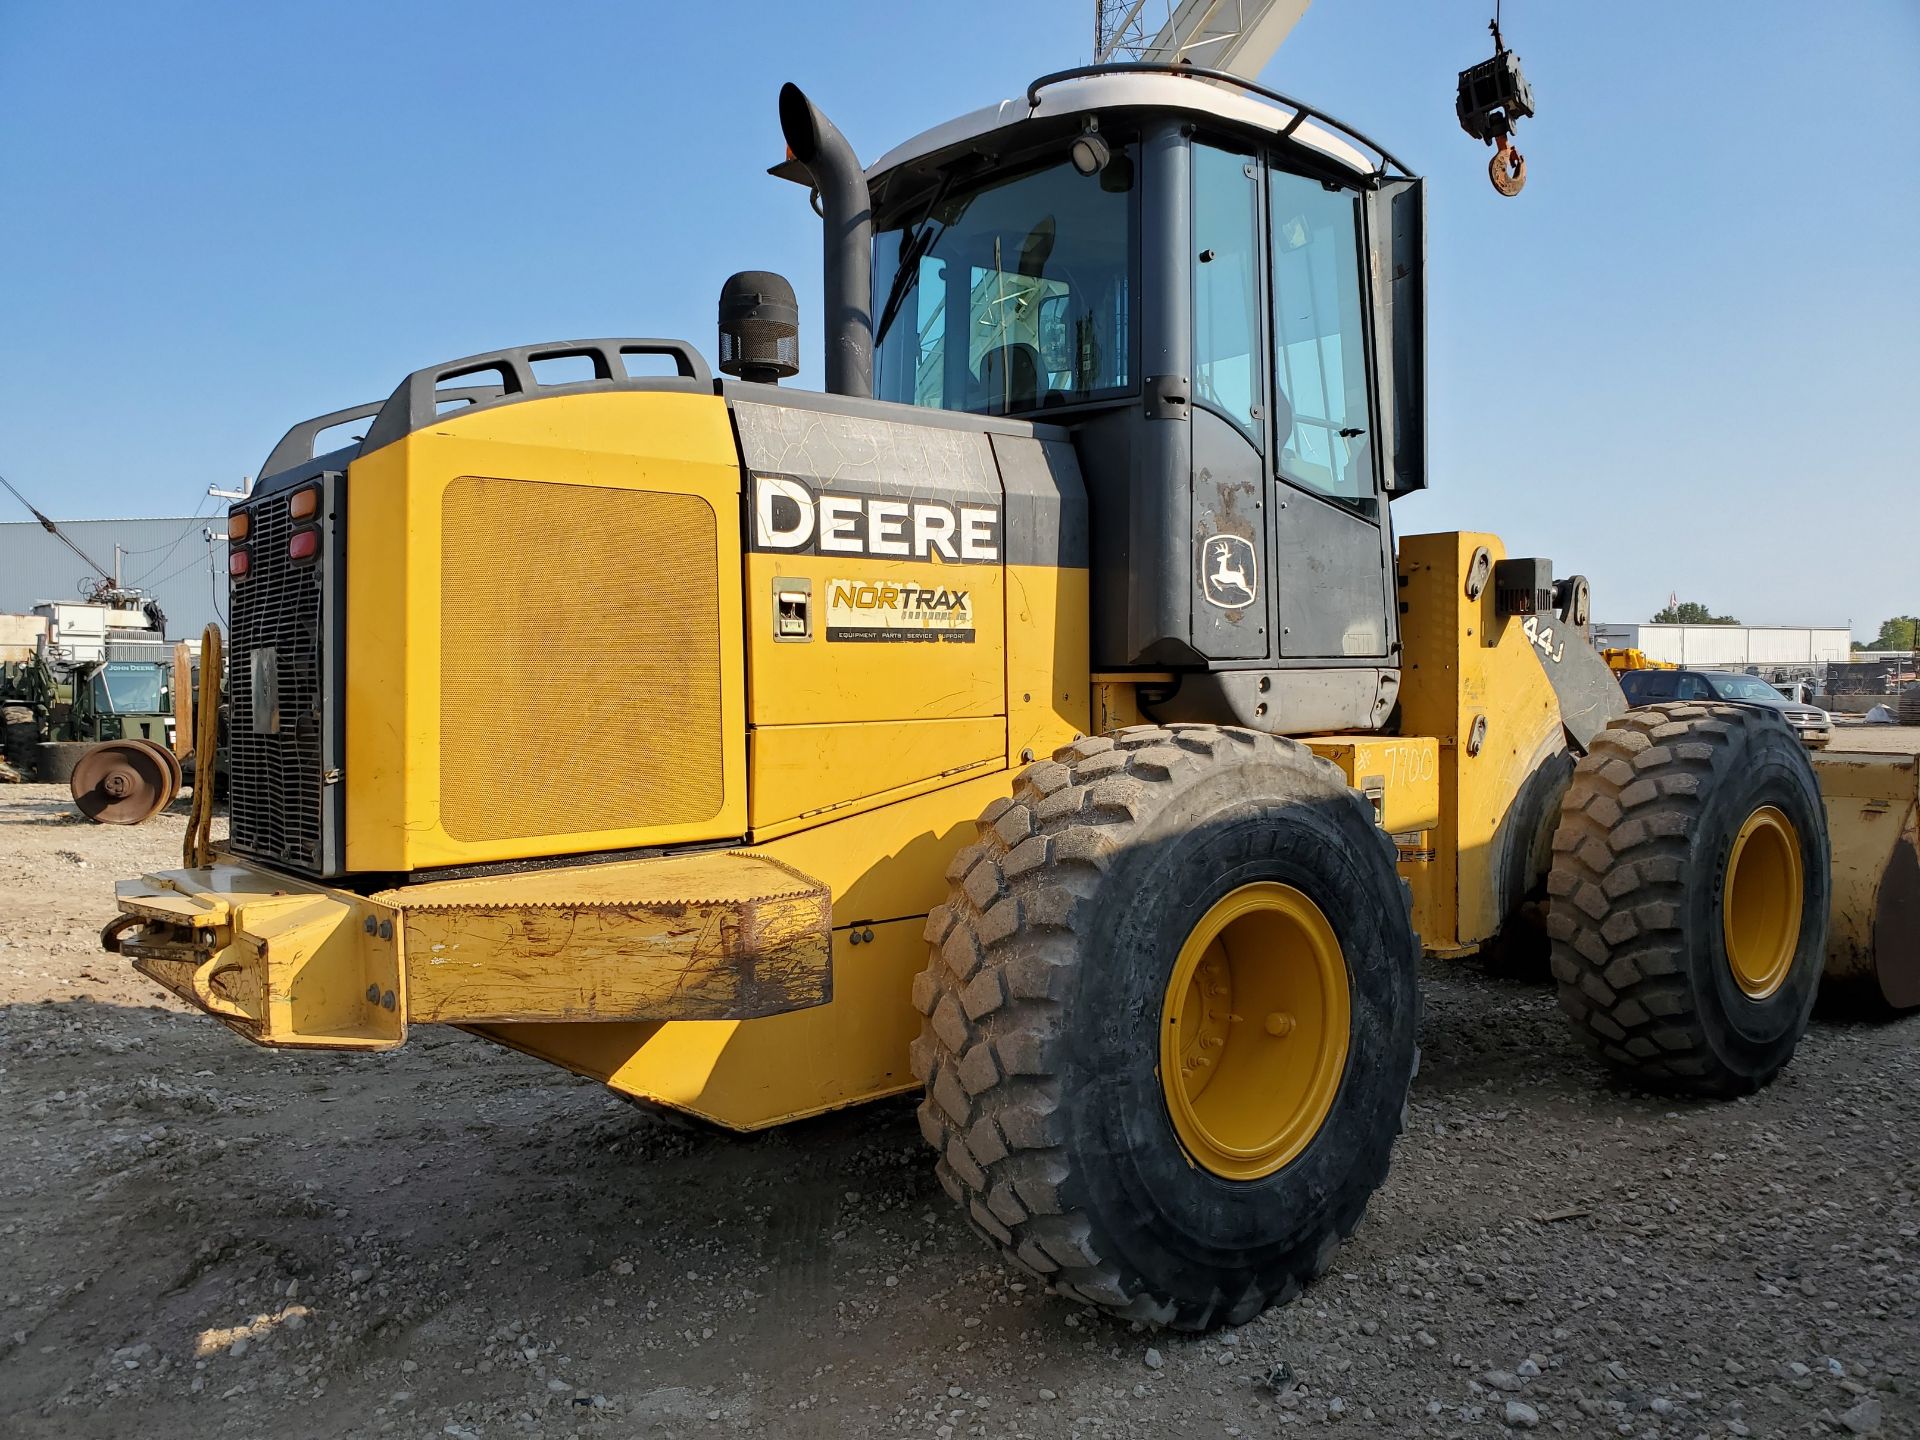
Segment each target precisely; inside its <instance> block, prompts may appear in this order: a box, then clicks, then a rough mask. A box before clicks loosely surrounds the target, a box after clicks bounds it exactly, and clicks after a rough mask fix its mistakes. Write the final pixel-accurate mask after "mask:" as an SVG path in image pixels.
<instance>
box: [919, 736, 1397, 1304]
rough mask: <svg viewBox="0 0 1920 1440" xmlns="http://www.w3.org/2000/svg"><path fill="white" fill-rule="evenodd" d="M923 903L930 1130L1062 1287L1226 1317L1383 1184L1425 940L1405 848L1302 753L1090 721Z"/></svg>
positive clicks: (990, 1224) (963, 1185)
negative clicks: (1417, 933) (935, 903)
mask: <svg viewBox="0 0 1920 1440" xmlns="http://www.w3.org/2000/svg"><path fill="white" fill-rule="evenodd" d="M979 831H980V838H979V839H978V840H977V841H976V842H975V843H974V844H972V845H969V846H967V847H966V848H965V849H963V850H962V851H961V852H960V853H959V854H958V855H957V856H956V857H955V858H954V862H953V864H952V866H951V867H950V868H949V870H948V872H947V873H948V879H949V881H950V883H951V885H952V891H951V898H950V899H949V900H948V901H947V903H946V904H944V905H941V906H939V907H937V908H936V909H935V910H934V911H933V913H932V914H931V915H930V916H929V918H928V924H927V938H928V940H929V942H930V943H931V944H932V946H933V949H934V953H933V956H932V959H931V961H930V963H929V966H928V968H927V970H926V972H925V973H923V974H922V975H921V976H920V977H919V978H918V979H917V981H916V982H915V985H914V1002H915V1004H916V1005H917V1006H918V1008H919V1010H920V1012H921V1014H922V1015H923V1016H924V1017H926V1023H925V1026H924V1028H923V1031H922V1034H921V1037H920V1039H919V1040H918V1041H916V1042H915V1045H914V1049H913V1065H914V1072H915V1074H916V1075H917V1076H918V1077H919V1079H920V1080H921V1081H922V1083H923V1084H924V1085H925V1087H926V1092H927V1093H926V1098H925V1100H924V1101H923V1103H922V1104H921V1106H920V1123H921V1129H922V1131H923V1133H924V1134H925V1136H926V1138H927V1140H928V1142H929V1143H930V1144H932V1145H933V1146H934V1148H935V1150H936V1151H937V1152H938V1153H939V1156H940V1159H939V1161H938V1164H937V1168H938V1172H939V1176H940V1181H941V1184H942V1185H943V1186H944V1187H945V1188H946V1189H947V1191H948V1193H949V1194H951V1195H952V1196H953V1198H954V1199H955V1200H956V1201H957V1202H958V1203H959V1204H960V1206H961V1207H962V1209H963V1210H965V1211H966V1213H967V1215H968V1217H969V1218H970V1220H971V1221H972V1223H973V1225H974V1227H975V1228H976V1229H977V1230H978V1231H979V1232H980V1233H981V1234H982V1235H983V1236H984V1237H985V1238H986V1239H987V1240H988V1241H989V1242H990V1243H992V1244H994V1245H995V1246H996V1247H997V1248H998V1249H1000V1250H1001V1251H1002V1252H1003V1253H1004V1254H1005V1255H1006V1256H1007V1257H1008V1258H1009V1259H1010V1260H1012V1261H1013V1263H1015V1264H1016V1265H1019V1266H1020V1267H1022V1268H1024V1269H1026V1270H1028V1271H1029V1272H1031V1273H1032V1274H1034V1275H1036V1276H1038V1277H1040V1278H1041V1279H1043V1280H1045V1281H1047V1282H1048V1283H1049V1284H1051V1285H1052V1287H1053V1288H1054V1289H1055V1290H1056V1291H1058V1292H1059V1293H1061V1294H1063V1295H1066V1296H1068V1297H1070V1298H1073V1299H1077V1300H1081V1301H1085V1302H1086V1303H1088V1304H1092V1305H1097V1306H1100V1307H1102V1308H1104V1309H1106V1310H1108V1311H1110V1312H1112V1313H1114V1314H1116V1315H1119V1316H1123V1317H1125V1318H1129V1319H1136V1320H1144V1321H1147V1322H1150V1323H1155V1324H1165V1325H1171V1326H1173V1327H1175V1328H1178V1329H1184V1330H1204V1329H1207V1328H1209V1327H1211V1326H1213V1325H1216V1324H1220V1323H1222V1322H1230V1323H1241V1322H1244V1321H1246V1320H1250V1319H1252V1318H1253V1316H1255V1315H1256V1314H1258V1313H1259V1312H1260V1311H1261V1310H1263V1309H1265V1308H1266V1307H1267V1306H1268V1305H1271V1304H1274V1303H1275V1302H1277V1301H1283V1300H1287V1299H1290V1298H1292V1297H1293V1296H1294V1295H1295V1294H1297V1293H1298V1292H1299V1289H1300V1287H1301V1286H1302V1285H1303V1284H1305V1283H1306V1282H1307V1281H1309V1280H1311V1279H1313V1278H1314V1277H1315V1276H1317V1275H1319V1274H1320V1273H1322V1272H1323V1271H1324V1270H1325V1269H1326V1268H1327V1266H1328V1265H1329V1264H1330V1263H1331V1262H1332V1259H1333V1255H1334V1252H1335V1250H1336V1249H1337V1248H1338V1246H1339V1243H1340V1241H1341V1240H1343V1239H1344V1238H1345V1237H1346V1236H1347V1235H1348V1234H1350V1233H1351V1232H1352V1230H1353V1228H1354V1226H1355V1225H1356V1224H1357V1223H1358V1221H1359V1219H1360V1216H1361V1213H1362V1211H1363V1210H1364V1208H1365V1206H1366V1202H1367V1199H1368V1197H1369V1196H1370V1195H1371V1194H1372V1193H1373V1191H1374V1190H1376V1189H1377V1188H1378V1187H1379V1186H1380V1184H1381V1183H1382V1182H1383V1181H1384V1180H1385V1178H1386V1173H1387V1163H1388V1158H1389V1154H1390V1151H1391V1149H1392V1145H1393V1140H1394V1137H1395V1136H1396V1135H1397V1134H1398V1133H1399V1129H1400V1125H1401V1120H1402V1116H1403V1113H1404V1110H1405V1104H1406V1097H1407V1091H1408V1087H1409V1085H1410V1084H1411V1081H1412V1077H1413V1072H1414V1067H1415V1059H1416V1048H1415V1047H1416V1042H1417V1030H1418V1019H1419V993H1418V988H1417V973H1416V966H1417V957H1418V953H1419V946H1418V942H1417V940H1416V939H1415V937H1414V934H1413V930H1412V926H1411V922H1410V920H1409V911H1408V900H1407V893H1406V889H1405V886H1404V885H1403V884H1402V883H1401V881H1400V879H1399V876H1398V874H1397V873H1396V870H1395V851H1394V846H1393V842H1392V841H1391V840H1390V839H1389V838H1388V837H1387V836H1386V835H1384V834H1383V833H1382V832H1381V831H1380V829H1379V827H1378V826H1377V825H1376V824H1375V823H1374V819H1373V813H1372V810H1371V807H1370V806H1369V805H1368V804H1367V802H1366V800H1365V799H1364V797H1362V796H1360V795H1358V794H1356V793H1355V792H1353V791H1352V790H1350V789H1349V788H1348V787H1347V785H1346V783H1345V780H1344V778H1343V777H1342V776H1341V775H1340V773H1339V771H1338V770H1337V769H1336V768H1335V767H1334V766H1333V765H1332V764H1330V763H1329V762H1327V761H1325V760H1321V759H1318V758H1317V757H1315V756H1314V755H1313V754H1312V752H1311V751H1309V750H1308V749H1307V748H1306V747H1304V746H1302V745H1299V744H1297V743H1295V742H1292V741H1288V740H1283V739H1278V738H1276V737H1273V736H1269V735H1265V734H1260V733H1257V732H1254V731H1247V730H1233V729H1223V728H1220V727H1215V726H1206V725H1176V726H1167V727H1164V728H1162V727H1157V726H1153V727H1140V728H1137V729H1132V730H1122V731H1119V732H1116V733H1115V734H1113V735H1110V736H1103V737H1099V738H1092V739H1085V740H1081V741H1078V742H1076V743H1075V744H1074V745H1072V746H1069V747H1067V748H1065V749H1063V750H1061V751H1059V752H1057V753H1056V755H1055V756H1054V758H1053V759H1052V760H1049V761H1043V762H1041V763H1040V764H1037V765H1033V766H1031V767H1029V768H1028V769H1027V770H1026V771H1025V772H1024V773H1023V774H1022V775H1021V776H1020V777H1019V779H1018V780H1017V782H1016V784H1015V787H1014V793H1013V796H1012V798H1011V799H1010V800H1003V801H999V802H996V803H995V804H994V805H992V806H990V807H989V808H988V809H987V811H986V813H985V814H984V815H983V816H982V817H981V820H980V822H979Z"/></svg>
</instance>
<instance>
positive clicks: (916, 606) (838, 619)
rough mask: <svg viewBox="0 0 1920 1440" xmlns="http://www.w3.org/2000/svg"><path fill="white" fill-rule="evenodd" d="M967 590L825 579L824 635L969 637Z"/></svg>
mask: <svg viewBox="0 0 1920 1440" xmlns="http://www.w3.org/2000/svg"><path fill="white" fill-rule="evenodd" d="M973 638H974V635H973V595H972V592H971V591H967V590H950V589H947V588H946V587H945V586H936V585H912V584H909V585H895V584H891V583H886V582H880V581H873V580H829V581H828V582H827V639H828V640H830V641H834V640H866V641H873V640H893V641H899V640H936V641H941V640H944V641H957V642H959V643H960V644H963V645H964V644H971V643H972V641H973Z"/></svg>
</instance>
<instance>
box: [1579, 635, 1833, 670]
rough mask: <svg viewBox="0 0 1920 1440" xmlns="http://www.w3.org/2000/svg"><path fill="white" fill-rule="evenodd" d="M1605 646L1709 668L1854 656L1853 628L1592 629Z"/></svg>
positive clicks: (1809, 662)
mask: <svg viewBox="0 0 1920 1440" xmlns="http://www.w3.org/2000/svg"><path fill="white" fill-rule="evenodd" d="M1593 639H1594V644H1595V645H1597V646H1599V647H1601V648H1602V649H1619V650H1638V651H1640V652H1641V653H1642V654H1644V655H1645V656H1646V657H1647V658H1648V659H1649V660H1659V661H1662V662H1664V663H1665V664H1668V665H1690V666H1695V667H1705V668H1708V669H1719V670H1725V669H1741V670H1744V669H1745V668H1746V667H1747V666H1749V665H1753V666H1759V667H1762V668H1764V667H1767V666H1773V665H1832V664H1836V663H1839V662H1841V661H1844V660H1848V659H1850V658H1851V651H1852V645H1853V632H1852V631H1850V630H1848V629H1847V628H1846V627H1845V626H1835V627H1831V628H1829V627H1822V626H1807V625H1602V624H1597V623H1596V624H1595V625H1594V627H1593Z"/></svg>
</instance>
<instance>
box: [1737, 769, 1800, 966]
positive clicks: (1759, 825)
mask: <svg viewBox="0 0 1920 1440" xmlns="http://www.w3.org/2000/svg"><path fill="white" fill-rule="evenodd" d="M1804 882H1805V875H1804V873H1803V871H1802V868H1801V860H1800V832H1799V831H1798V830H1796V829H1794V828H1793V822H1792V821H1791V820H1789V819H1787V817H1786V816H1785V815H1784V814H1782V813H1781V812H1780V811H1778V810H1776V809H1775V808H1774V807H1773V806H1771V805H1762V806H1761V807H1760V808H1759V809H1758V810H1756V811H1754V812H1753V814H1751V815H1749V816H1748V817H1747V823H1746V824H1744V825H1742V826H1741V827H1740V833H1739V834H1738V835H1736V836H1735V837H1734V840H1733V853H1732V854H1731V855H1729V856H1728V857H1727V881H1726V886H1725V888H1724V890H1723V891H1722V892H1721V898H1720V923H1721V929H1722V933H1723V934H1724V935H1725V936H1726V942H1727V964H1728V965H1729V966H1731V967H1732V969H1733V978H1734V980H1735V981H1736V982H1737V983H1738V984H1739V986H1740V988H1741V989H1742V990H1743V991H1745V992H1746V993H1747V994H1748V995H1749V996H1751V997H1752V998H1753V999H1755V1000H1764V999H1766V998H1767V996H1769V995H1771V994H1773V992H1774V991H1776V990H1778V989H1779V988H1780V987H1781V986H1782V985H1784V984H1785V983H1786V979H1787V972H1788V971H1789V970H1791V969H1792V968H1793V957H1794V952H1795V951H1797V950H1798V949H1799V948H1800V920H1801V911H1802V907H1803V905H1804V903H1805V902H1804V899H1803V890H1804Z"/></svg>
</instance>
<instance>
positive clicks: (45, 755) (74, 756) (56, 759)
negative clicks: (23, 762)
mask: <svg viewBox="0 0 1920 1440" xmlns="http://www.w3.org/2000/svg"><path fill="white" fill-rule="evenodd" d="M93 743H94V742H93V741H91V740H43V741H41V742H40V744H39V745H38V746H36V747H35V749H34V758H33V778H34V779H36V780H38V781H39V782H40V783H41V784H43V785H66V784H68V783H70V782H71V781H72V779H73V767H74V766H76V765H78V764H79V763H80V757H81V756H82V755H85V754H86V753H87V751H89V750H91V749H92V748H93Z"/></svg>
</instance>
